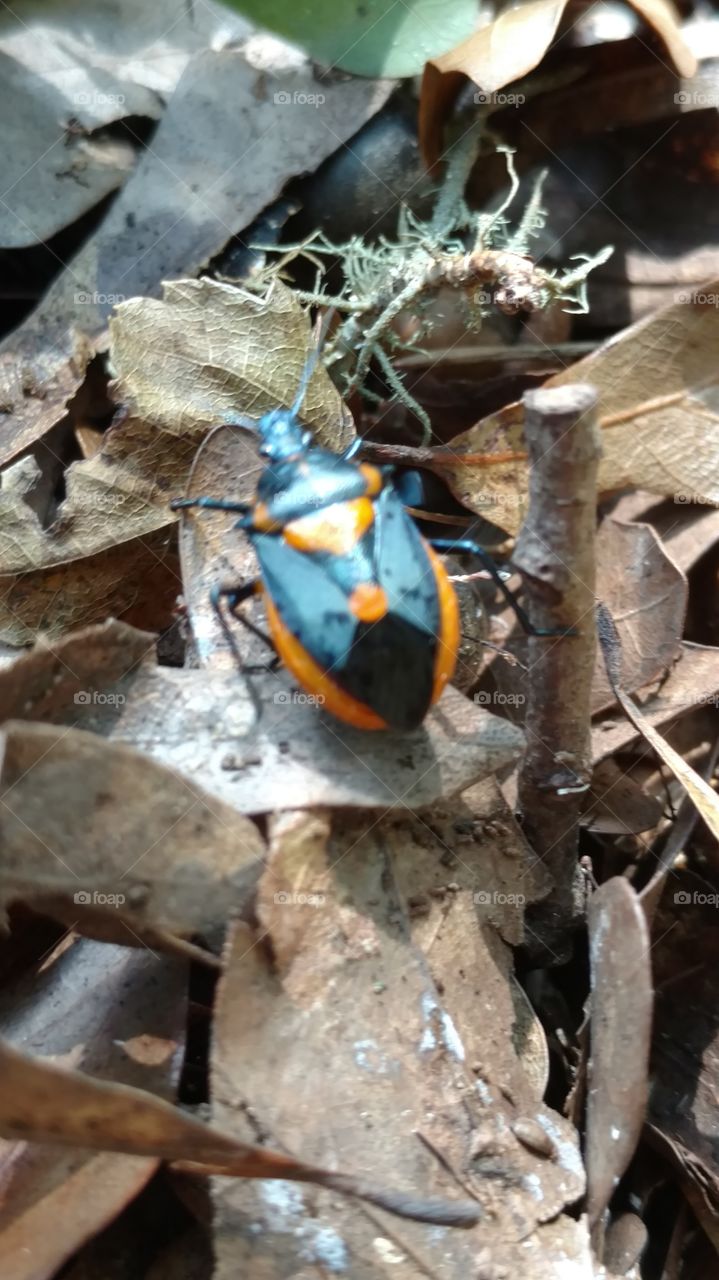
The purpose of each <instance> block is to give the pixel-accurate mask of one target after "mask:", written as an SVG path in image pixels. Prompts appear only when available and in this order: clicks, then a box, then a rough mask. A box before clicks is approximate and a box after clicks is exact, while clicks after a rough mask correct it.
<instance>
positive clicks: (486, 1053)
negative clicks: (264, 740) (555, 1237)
mask: <svg viewBox="0 0 719 1280" xmlns="http://www.w3.org/2000/svg"><path fill="white" fill-rule="evenodd" d="M470 812H471V811H470ZM460 816H461V811H460ZM329 828H330V823H329V820H328V818H327V817H326V816H324V817H323V816H322V815H317V814H305V815H297V814H288V815H282V816H281V817H279V818H278V819H276V820H275V821H274V822H273V823H272V827H271V854H270V859H269V863H268V869H267V873H266V876H265V877H264V878H263V881H262V883H261V885H260V890H259V902H260V921H261V928H260V930H259V931H258V934H257V937H256V940H255V938H254V937H253V936H252V935H249V936H248V933H247V932H246V931H242V932H240V933H238V934H237V935H236V936H235V938H234V940H233V943H232V947H231V950H229V951H228V953H227V955H226V967H225V973H224V975H223V978H222V981H221V991H220V995H219V1001H218V1011H217V1021H216V1035H215V1040H214V1050H213V1053H214V1060H213V1072H212V1080H213V1084H212V1096H213V1114H214V1116H215V1120H216V1123H218V1124H221V1125H222V1126H223V1128H224V1127H227V1128H228V1129H229V1131H230V1132H234V1133H237V1134H238V1135H240V1136H241V1135H243V1134H245V1133H247V1132H249V1131H250V1130H251V1129H253V1128H254V1130H255V1132H257V1131H258V1130H259V1131H261V1132H262V1133H264V1134H266V1135H267V1136H268V1138H269V1137H270V1136H275V1141H277V1138H278V1137H279V1135H281V1136H282V1141H283V1145H284V1146H285V1147H286V1149H289V1150H290V1151H291V1150H293V1149H296V1148H297V1146H298V1144H299V1143H301V1144H302V1147H303V1149H305V1150H307V1151H308V1152H311V1153H312V1155H313V1158H317V1159H319V1160H325V1159H332V1161H333V1162H335V1163H337V1162H340V1163H341V1162H343V1159H344V1155H343V1153H345V1152H350V1151H351V1152H352V1153H353V1157H354V1159H355V1161H356V1162H357V1164H359V1165H360V1167H363V1168H365V1169H368V1170H369V1169H371V1170H372V1171H373V1174H374V1176H378V1177H382V1179H383V1180H384V1179H386V1176H387V1171H389V1170H390V1169H391V1170H394V1171H395V1180H396V1179H397V1177H398V1176H399V1177H400V1178H401V1181H402V1183H403V1185H406V1186H411V1187H415V1188H418V1189H419V1188H425V1187H431V1188H432V1190H433V1191H434V1192H435V1193H441V1194H443V1195H444V1194H447V1193H448V1192H449V1189H450V1188H451V1187H452V1185H453V1184H454V1183H458V1184H459V1185H460V1186H462V1188H463V1189H464V1191H465V1194H467V1192H468V1191H469V1192H470V1193H471V1194H472V1195H473V1196H474V1197H475V1198H476V1200H477V1202H478V1208H479V1210H480V1212H481V1214H482V1221H481V1225H480V1227H479V1228H478V1233H477V1236H476V1238H475V1237H472V1236H470V1237H469V1239H468V1240H467V1239H466V1238H464V1237H459V1236H458V1237H453V1238H452V1240H451V1241H450V1240H449V1239H448V1238H447V1237H446V1236H444V1237H442V1238H439V1237H438V1236H437V1234H436V1233H432V1232H428V1231H427V1230H426V1229H424V1228H421V1227H415V1226H414V1225H410V1224H402V1226H401V1228H400V1229H398V1227H397V1225H396V1224H395V1225H394V1226H393V1227H392V1245H391V1256H390V1255H389V1254H387V1253H386V1248H388V1247H389V1246H385V1245H384V1244H383V1243H382V1242H381V1241H378V1239H377V1226H376V1225H375V1220H373V1219H370V1220H368V1219H367V1218H366V1216H365V1215H364V1214H362V1213H357V1212H355V1211H353V1209H352V1207H351V1206H346V1207H345V1206H342V1205H339V1206H338V1205H337V1204H336V1202H332V1201H331V1200H330V1199H328V1198H327V1197H322V1196H317V1197H313V1199H312V1200H311V1201H310V1200H309V1199H308V1198H306V1197H304V1196H303V1195H302V1193H301V1192H299V1191H298V1190H297V1191H296V1190H294V1189H292V1188H283V1189H282V1190H280V1188H277V1189H276V1190H273V1189H271V1188H266V1189H265V1188H263V1187H262V1186H260V1185H256V1186H242V1187H240V1186H237V1185H234V1186H231V1187H230V1186H228V1185H227V1184H220V1185H218V1186H216V1188H215V1205H216V1218H215V1221H216V1231H217V1240H216V1253H217V1258H218V1277H217V1280H225V1277H227V1278H228V1280H229V1277H230V1276H233V1275H236V1274H237V1268H238V1266H239V1267H242V1264H243V1263H244V1264H245V1268H246V1269H248V1270H249V1269H252V1268H253V1267H254V1269H257V1267H262V1266H265V1265H266V1266H268V1267H269V1266H274V1267H275V1268H277V1269H278V1270H281V1269H282V1268H284V1271H285V1272H286V1273H287V1274H291V1273H292V1269H293V1267H294V1268H295V1269H296V1268H297V1267H298V1266H299V1265H300V1264H301V1262H304V1265H307V1264H308V1263H310V1264H312V1263H313V1264H314V1265H315V1266H316V1267H318V1268H319V1267H321V1266H322V1265H324V1266H328V1265H329V1258H330V1256H332V1257H334V1258H335V1259H337V1260H341V1262H342V1266H343V1268H344V1269H345V1270H347V1271H348V1272H350V1273H351V1274H352V1275H365V1274H366V1275H367V1276H369V1275H374V1274H377V1273H379V1274H382V1273H383V1270H384V1267H386V1266H388V1265H389V1264H390V1263H392V1264H393V1274H397V1275H398V1276H402V1277H404V1276H407V1277H410V1276H411V1277H414V1276H416V1275H417V1274H418V1272H419V1271H420V1270H421V1271H422V1272H423V1273H424V1270H430V1271H431V1270H432V1268H433V1266H436V1265H437V1264H438V1263H439V1260H440V1258H441V1260H442V1266H443V1267H444V1269H445V1270H446V1269H447V1267H448V1265H449V1266H450V1267H451V1271H452V1274H454V1273H455V1271H456V1273H457V1274H469V1271H468V1268H471V1266H472V1265H473V1259H475V1260H476V1256H477V1250H478V1248H480V1247H483V1248H486V1249H487V1252H488V1254H491V1258H492V1261H493V1262H495V1263H496V1264H497V1265H499V1262H500V1260H501V1262H502V1263H504V1264H505V1265H507V1266H509V1265H510V1264H513V1265H515V1266H516V1265H518V1263H519V1259H520V1257H521V1256H522V1254H523V1250H524V1243H525V1241H526V1237H527V1235H529V1234H531V1233H532V1231H533V1230H534V1229H535V1228H536V1227H537V1226H538V1224H540V1223H542V1222H544V1221H545V1220H548V1219H553V1218H556V1215H557V1213H558V1212H559V1211H560V1210H561V1208H562V1207H563V1205H565V1204H567V1203H569V1202H571V1201H572V1200H574V1199H575V1198H576V1197H577V1196H578V1195H580V1194H581V1189H582V1186H583V1172H582V1166H581V1161H580V1159H579V1156H578V1151H577V1147H576V1140H575V1137H574V1134H573V1130H572V1129H571V1127H570V1126H569V1125H568V1124H567V1123H566V1122H565V1121H563V1120H561V1118H560V1117H559V1116H558V1115H556V1114H555V1113H554V1112H551V1111H550V1110H549V1109H548V1108H545V1107H543V1106H542V1105H541V1104H538V1103H537V1102H536V1097H535V1095H534V1094H533V1092H532V1085H531V1084H530V1082H529V1080H528V1079H525V1078H524V1077H523V1073H522V1069H521V1067H520V1066H519V1063H518V1059H517V1057H516V1054H515V1051H514V1050H513V1048H512V1046H511V1043H506V1044H503V1045H502V1046H499V1045H498V1046H497V1047H496V1048H495V1047H494V1046H493V1045H492V1044H487V1043H486V1041H487V1040H488V1039H490V1038H491V1037H489V1036H488V1034H487V1028H486V1017H487V1012H486V1010H487V1007H488V1006H489V1004H490V1002H491V999H492V995H493V994H494V995H497V996H499V993H500V990H501V999H502V1008H503V1010H504V1013H505V1016H506V1018H507V1022H508V1023H511V1021H512V1019H513V1002H512V999H511V995H510V994H509V991H508V987H507V985H506V984H503V983H502V979H501V977H499V978H498V979H496V978H495V977H492V979H491V984H492V988H491V991H488V992H486V993H485V992H483V991H482V980H483V977H484V976H486V977H487V978H488V980H489V974H490V973H491V971H492V968H493V967H494V965H496V963H497V961H498V959H499V956H500V952H501V949H502V948H501V944H499V943H498V941H497V940H495V942H494V944H493V943H492V942H491V941H489V935H488V933H487V934H485V931H484V930H483V931H482V940H481V941H480V942H479V943H478V946H477V948H476V949H475V948H474V947H472V948H471V949H470V950H469V951H468V950H467V945H466V940H467V933H466V928H467V925H468V923H470V922H471V926H474V921H475V914H474V912H475V907H474V903H473V902H472V895H471V894H470V893H468V891H467V888H466V887H465V885H466V884H467V883H468V881H467V880H466V879H465V875H468V876H469V877H470V881H469V882H471V881H472V880H474V877H476V880H474V882H475V883H477V882H479V883H481V882H482V880H481V877H482V875H483V874H484V875H485V876H486V874H487V873H486V870H484V871H483V868H482V866H481V856H480V855H481V848H482V841H481V838H477V842H476V846H475V850H474V853H475V855H476V860H475V861H474V863H473V865H472V864H470V863H468V864H467V869H466V872H465V867H464V866H463V865H462V862H463V861H464V853H459V856H458V857H457V860H456V864H452V865H448V866H447V870H446V871H444V873H442V872H441V871H440V872H439V875H438V868H437V845H438V844H439V847H440V848H442V840H441V836H440V837H439V839H438V840H436V839H435V840H433V833H432V831H431V829H430V828H429V827H427V825H426V824H425V823H423V822H417V821H416V820H415V821H413V822H412V824H411V826H410V827H409V828H408V825H407V823H405V822H401V823H400V824H398V825H397V824H395V823H392V824H390V822H389V821H387V822H385V823H379V824H375V825H374V826H373V827H372V828H371V829H370V830H368V829H367V824H366V821H361V820H360V819H359V817H355V818H353V819H352V820H351V821H349V822H348V821H346V820H339V819H337V820H336V830H335V832H334V833H333V834H330V831H329ZM427 846H429V847H427ZM432 846H434V847H432ZM458 848H459V849H462V850H465V851H466V846H465V845H460V846H458ZM445 852H447V851H445ZM467 856H468V857H470V856H471V855H470V854H467ZM519 856H520V858H521V857H522V854H521V852H520V853H519ZM460 859H462V861H460ZM521 865H522V863H521V862H520V866H519V867H518V868H517V870H518V874H519V877H521V870H520V867H521ZM525 865H526V864H525ZM456 874H459V875H460V876H461V877H462V879H463V881H464V883H463V884H462V886H461V887H460V885H456V886H454V888H451V887H450V888H449V889H448V890H446V896H445V903H444V906H443V905H442V901H441V899H439V898H437V897H433V894H432V890H437V889H438V888H439V883H438V881H439V880H441V879H442V875H444V876H445V877H447V878H449V876H452V878H453V879H454V877H455V875H456ZM416 896H422V897H425V898H427V899H428V900H430V902H431V904H433V905H430V914H429V915H428V914H426V913H425V912H424V911H423V910H421V909H420V905H421V904H419V903H417V902H416ZM455 898H456V899H457V906H456V908H455V906H454V903H455ZM480 910H481V904H480ZM467 913H469V916H468V915H467ZM415 930H419V933H417V934H416V935H415V936H413V935H414V934H415ZM445 931H446V940H445V938H444V937H443V934H445ZM469 936H470V937H471V936H472V934H470V935H469ZM460 937H462V938H464V940H465V945H464V949H463V951H462V955H461V960H460V961H459V963H460V964H461V965H462V968H464V967H465V966H466V972H465V973H459V974H458V973H457V964H458V956H457V951H456V946H457V945H458V943H459V939H460ZM428 938H429V939H431V943H432V946H431V948H430V949H429V954H428V956H427V957H425V956H424V955H423V954H422V951H421V950H420V946H419V945H418V942H419V941H420V940H421V941H422V944H423V945H425V942H426V940H427V939H428ZM260 939H261V940H262V941H263V942H264V946H259V945H257V942H259V941H260ZM487 947H489V951H487ZM495 948H498V950H495ZM433 950H436V953H437V954H436V963H437V967H438V980H439V979H441V980H444V979H447V980H450V978H451V982H452V989H451V991H450V992H449V1002H448V1004H447V1005H445V1002H444V996H443V995H441V994H440V992H439V990H438V987H437V986H436V985H435V983H434V982H433V980H432V977H431V976H430V971H429V966H431V965H433V954H432V952H433ZM270 955H271V956H272V961H271V960H270ZM500 963H502V964H503V965H504V964H506V952H505V955H504V959H503V960H502V961H500ZM505 972H506V970H505ZM484 1000H486V1001H487V1005H484V1004H483V1003H482V1002H483V1001H484ZM478 1009H481V1010H482V1011H483V1013H484V1023H485V1025H484V1029H483V1030H482V1021H481V1020H480V1021H479V1022H478V1021H477V1011H478ZM459 1014H461V1016H462V1017H463V1019H464V1020H466V1025H465V1023H464V1021H463V1023H462V1024H459V1023H458V1022H456V1021H455V1018H456V1017H457V1016H458V1015H459ZM502 1021H504V1020H503V1019H502ZM272 1061H275V1062H281V1063H282V1069H281V1072H278V1073H272V1072H268V1070H267V1066H266V1064H267V1063H268V1062H272ZM475 1061H477V1062H478V1067H475V1066H474V1065H473V1064H474V1063H475ZM510 1063H511V1067H510ZM500 1064H501V1066H500ZM483 1068H484V1069H486V1070H487V1072H488V1076H487V1077H485V1076H484V1069H483ZM320 1069H321V1072H322V1080H323V1091H322V1099H321V1103H320V1102H319V1101H318V1097H317V1092H316V1083H315V1082H316V1079H317V1072H318V1071H319V1070H320ZM477 1071H478V1073H479V1076H480V1079H479V1080H477V1078H476V1075H475V1072H477ZM493 1072H496V1074H495V1075H493V1074H492V1073H493ZM509 1077H511V1079H512V1080H513V1081H514V1084H515V1085H516V1087H517V1089H518V1091H519V1093H520V1094H521V1098H518V1100H517V1103H516V1106H515V1107H514V1108H512V1106H511V1104H509V1112H510V1113H511V1119H512V1120H513V1121H515V1122H517V1124H516V1128H517V1133H518V1134H520V1135H523V1136H522V1137H519V1136H517V1135H515V1134H514V1133H513V1132H512V1131H511V1129H510V1128H509V1126H508V1124H507V1123H506V1118H505V1116H504V1115H503V1116H502V1118H501V1120H500V1119H499V1118H498V1117H497V1115H496V1110H497V1108H500V1109H501V1108H502V1107H506V1106H507V1105H508V1104H507V1100H506V1099H505V1100H504V1103H503V1102H502V1100H501V1094H500V1089H501V1083H502V1081H505V1082H506V1080H508V1079H509ZM508 1093H509V1089H508ZM523 1103H524V1104H525V1105H526V1107H527V1110H528V1112H529V1114H523ZM520 1120H522V1121H523V1123H521V1124H520V1123H519V1121H520ZM413 1130H415V1131H416V1132H415V1133H413ZM418 1137H419V1138H421V1139H422V1140H421V1141H420V1140H418ZM532 1142H533V1143H534V1144H535V1146H534V1147H532V1145H531V1144H532ZM538 1149H541V1151H542V1154H539V1150H538ZM490 1166H491V1168H492V1170H493V1176H491V1177H490V1176H484V1173H485V1170H486V1169H487V1168H489V1167H490ZM498 1169H501V1170H502V1174H499V1172H498ZM535 1179H538V1183H537V1181H535ZM254 1223H260V1224H262V1229H261V1230H260V1231H257V1230H256V1229H253V1225H252V1224H254ZM384 1234H386V1232H383V1235H384ZM537 1252H538V1255H539V1256H540V1257H541V1233H539V1239H538V1241H537ZM270 1259H271V1260H272V1262H270Z"/></svg>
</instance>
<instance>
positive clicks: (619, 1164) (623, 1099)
mask: <svg viewBox="0 0 719 1280" xmlns="http://www.w3.org/2000/svg"><path fill="white" fill-rule="evenodd" d="M589 953H590V959H591V989H592V1006H591V1028H590V1034H591V1057H590V1062H589V1090H588V1095H587V1138H586V1162H587V1201H588V1203H587V1208H588V1213H589V1219H590V1221H591V1222H592V1223H596V1222H597V1221H598V1220H599V1218H600V1217H601V1215H602V1213H603V1212H604V1209H605V1208H606V1206H607V1205H608V1203H609V1200H610V1197H611V1195H612V1192H613V1191H614V1189H615V1187H616V1185H617V1182H618V1181H619V1178H620V1177H621V1175H622V1174H623V1173H624V1170H625V1169H626V1167H627V1165H628V1164H629V1161H630V1160H631V1158H632V1155H633V1154H634V1149H635V1147H636V1145H637V1142H638V1141H639V1135H640V1133H641V1130H642V1125H643V1123H644V1113H645V1110H646V1104H647V1096H648V1088H649V1084H648V1071H649V1045H650V1039H651V1025H652V1005H653V999H654V993H653V990H652V975H651V961H650V958H649V953H650V943H649V931H648V929H647V922H646V918H645V915H644V912H643V910H642V906H641V903H640V902H639V899H638V897H637V895H636V893H635V892H634V890H633V889H632V887H631V885H630V884H629V883H628V881H626V880H625V879H623V878H622V877H621V876H615V877H614V878H613V879H611V880H607V881H606V882H605V883H604V884H603V885H602V886H601V888H599V889H598V890H597V892H596V893H595V894H594V895H593V897H592V898H591V900H590V903H589Z"/></svg>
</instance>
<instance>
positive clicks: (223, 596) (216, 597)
mask: <svg viewBox="0 0 719 1280" xmlns="http://www.w3.org/2000/svg"><path fill="white" fill-rule="evenodd" d="M261 589H262V588H261V583H260V579H259V578H252V579H251V581H250V582H243V583H240V584H239V585H238V586H235V587H221V586H216V587H213V588H212V590H211V591H210V603H211V604H212V608H213V609H214V611H215V616H216V618H217V620H218V622H219V624H220V626H221V627H222V633H223V635H224V637H225V639H226V641H227V643H228V645H229V646H230V649H231V650H232V653H233V656H234V658H235V661H236V662H237V665H238V667H239V669H240V671H241V673H242V674H243V675H244V674H245V672H246V670H247V668H246V667H245V664H244V662H243V660H242V656H241V654H240V652H239V650H238V648H237V645H236V643H235V637H234V636H233V634H232V632H231V630H230V628H229V627H228V625H227V619H226V617H225V612H224V610H223V608H222V603H221V602H222V600H226V601H227V609H228V611H229V612H230V613H231V614H232V617H233V618H235V619H236V620H237V622H241V623H242V625H243V627H246V628H247V630H248V631H251V632H252V634H253V635H255V636H257V637H258V639H260V640H261V641H262V642H263V644H266V645H267V647H268V649H271V650H272V652H273V654H274V658H273V661H272V662H271V664H270V669H271V670H272V669H274V667H276V666H277V665H278V663H279V658H278V657H277V654H276V653H275V646H274V645H273V643H272V641H271V640H270V637H269V636H268V635H265V632H264V631H263V630H262V628H261V627H258V626H256V624H255V623H254V622H253V621H252V619H251V618H248V617H247V616H246V615H245V614H244V613H241V612H238V610H239V607H240V605H241V604H243V603H244V601H245V600H249V598H250V596H253V595H257V594H258V592H259V591H261Z"/></svg>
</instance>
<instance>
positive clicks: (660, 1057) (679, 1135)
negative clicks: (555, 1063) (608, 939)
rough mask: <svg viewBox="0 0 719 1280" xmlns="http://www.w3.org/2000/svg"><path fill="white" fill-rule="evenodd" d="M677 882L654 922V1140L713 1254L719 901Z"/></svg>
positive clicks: (717, 1219) (687, 880)
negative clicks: (677, 1179)
mask: <svg viewBox="0 0 719 1280" xmlns="http://www.w3.org/2000/svg"><path fill="white" fill-rule="evenodd" d="M672 881H673V892H670V893H668V894H666V895H665V897H664V900H663V902H662V906H661V908H660V911H659V914H658V917H657V920H656V926H655V936H656V941H655V945H654V949H653V952H652V959H653V963H654V969H655V980H656V986H657V995H658V999H657V1011H656V1025H655V1028H654V1036H653V1041H652V1078H653V1087H652V1093H651V1098H650V1103H649V1116H648V1128H649V1140H650V1142H651V1145H652V1146H653V1147H657V1148H658V1149H659V1151H660V1152H661V1153H662V1155H664V1156H665V1157H668V1158H669V1160H670V1161H671V1163H672V1164H673V1165H674V1167H675V1168H676V1169H677V1170H678V1172H679V1175H680V1182H681V1185H682V1189H683V1191H684V1194H685V1195H686V1196H687V1199H688V1200H689V1203H690V1204H691V1206H692V1209H693V1210H694V1212H695V1213H696V1215H697V1217H698V1219H699V1222H700V1223H701V1225H702V1227H703V1228H704V1230H705V1231H706V1232H707V1234H708V1235H709V1238H710V1239H711V1240H712V1242H713V1244H714V1248H715V1249H716V1247H717V1245H718V1244H719V1148H718V1147H717V1126H716V1098H717V1088H718V1087H719V1038H718V1036H717V1019H716V972H717V969H716V966H717V960H719V955H718V954H717V931H716V910H717V904H718V903H719V896H718V895H717V893H716V892H714V893H712V892H706V888H707V886H706V884H705V882H704V881H703V880H699V879H698V878H696V877H694V876H691V875H689V876H687V875H682V876H681V877H679V876H676V875H674V876H673V877H672ZM697 886H698V887H697Z"/></svg>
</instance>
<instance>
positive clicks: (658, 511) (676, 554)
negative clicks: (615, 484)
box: [612, 489, 719, 573]
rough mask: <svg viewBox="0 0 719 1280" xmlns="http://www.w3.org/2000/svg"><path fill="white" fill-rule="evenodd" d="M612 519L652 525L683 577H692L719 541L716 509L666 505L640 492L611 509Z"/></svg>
mask: <svg viewBox="0 0 719 1280" xmlns="http://www.w3.org/2000/svg"><path fill="white" fill-rule="evenodd" d="M612 517H613V518H614V519H615V520H621V521H623V522H627V521H630V520H632V521H637V522H643V523H645V524H650V525H651V526H652V528H653V529H654V531H655V533H657V534H658V535H659V537H660V538H661V541H662V544H663V546H664V548H665V550H666V551H667V552H668V554H669V555H670V556H671V558H672V560H673V561H674V564H675V565H676V566H677V568H678V569H681V571H682V573H689V570H690V569H692V568H693V567H694V565H695V564H696V563H697V561H698V560H700V559H701V557H702V556H703V555H705V554H706V552H708V551H710V550H711V549H712V547H713V546H714V545H715V544H716V542H717V541H719V510H717V508H716V507H707V506H701V505H700V506H697V505H696V504H694V503H686V502H681V503H676V502H670V501H663V500H662V499H661V498H657V497H656V496H655V495H654V494H653V493H644V492H643V491H642V490H641V489H639V490H636V491H635V492H633V493H627V494H624V495H623V496H622V497H621V498H620V499H619V501H618V502H617V503H616V505H615V506H613V507H612Z"/></svg>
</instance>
